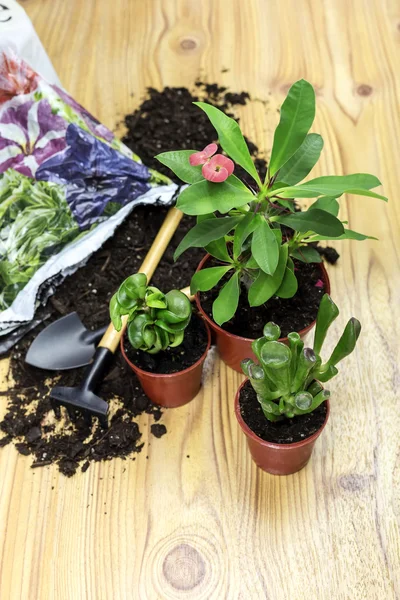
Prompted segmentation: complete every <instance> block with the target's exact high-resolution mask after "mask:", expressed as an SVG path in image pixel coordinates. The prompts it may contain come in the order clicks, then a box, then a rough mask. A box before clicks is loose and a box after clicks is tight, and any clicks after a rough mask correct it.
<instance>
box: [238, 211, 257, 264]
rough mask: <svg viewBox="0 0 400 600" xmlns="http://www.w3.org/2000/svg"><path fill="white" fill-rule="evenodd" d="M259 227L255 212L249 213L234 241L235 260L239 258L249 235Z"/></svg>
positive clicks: (244, 218) (242, 221)
mask: <svg viewBox="0 0 400 600" xmlns="http://www.w3.org/2000/svg"><path fill="white" fill-rule="evenodd" d="M256 227H257V219H256V217H255V215H254V213H253V212H248V213H247V214H246V215H245V216H244V217H243V219H242V220H241V221H240V223H239V224H238V225H237V227H236V229H235V237H234V240H233V257H234V259H235V260H237V258H238V257H239V255H240V253H241V251H242V246H243V244H244V242H245V241H246V240H247V238H248V237H249V235H250V234H251V233H253V231H254V230H255V229H256Z"/></svg>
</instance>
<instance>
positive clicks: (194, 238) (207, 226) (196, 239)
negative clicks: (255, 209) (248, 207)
mask: <svg viewBox="0 0 400 600" xmlns="http://www.w3.org/2000/svg"><path fill="white" fill-rule="evenodd" d="M241 219H243V217H242V216H240V217H221V218H220V219H206V220H204V221H201V222H200V223H197V225H195V226H194V227H192V229H191V230H190V231H188V233H187V234H186V235H185V237H184V238H183V240H182V241H181V243H180V244H179V246H178V247H177V249H176V250H175V253H174V260H176V259H177V258H178V257H179V256H180V255H181V254H182V253H183V252H185V250H187V249H188V248H205V246H207V244H209V243H210V242H213V241H214V240H218V239H220V238H221V237H223V236H224V235H226V234H227V233H229V232H230V231H231V230H232V229H233V228H234V227H235V226H236V225H237V224H238V223H239V221H240V220H241Z"/></svg>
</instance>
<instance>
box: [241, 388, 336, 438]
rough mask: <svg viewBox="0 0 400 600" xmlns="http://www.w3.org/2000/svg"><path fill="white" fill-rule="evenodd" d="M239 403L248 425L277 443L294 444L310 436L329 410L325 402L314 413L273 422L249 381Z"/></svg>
mask: <svg viewBox="0 0 400 600" xmlns="http://www.w3.org/2000/svg"><path fill="white" fill-rule="evenodd" d="M239 404H240V414H241V415H242V417H243V420H244V421H245V423H246V425H248V426H249V427H250V429H251V430H252V431H253V432H254V433H255V434H256V435H258V437H260V438H261V439H262V440H265V441H266V442H273V443H275V444H292V443H294V442H301V441H302V440H304V439H306V438H308V437H310V436H311V435H313V434H314V433H315V432H316V431H318V429H319V428H320V427H321V426H322V424H323V422H324V421H325V417H326V410H327V409H326V402H323V403H322V404H321V405H320V406H319V407H318V408H317V409H316V410H314V411H313V412H312V413H309V414H307V415H300V416H298V417H295V418H294V419H285V420H284V421H278V422H275V423H272V422H271V421H268V419H266V418H265V416H264V413H263V411H262V408H261V405H260V403H259V402H258V400H257V395H256V393H255V391H254V390H253V388H252V387H251V383H250V382H249V381H247V382H246V384H245V385H244V386H243V388H242V391H241V393H240V398H239Z"/></svg>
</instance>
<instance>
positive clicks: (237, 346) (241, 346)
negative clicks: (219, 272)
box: [195, 254, 331, 373]
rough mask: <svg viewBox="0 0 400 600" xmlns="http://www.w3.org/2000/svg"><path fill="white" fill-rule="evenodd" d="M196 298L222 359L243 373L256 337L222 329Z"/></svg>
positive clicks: (304, 331)
mask: <svg viewBox="0 0 400 600" xmlns="http://www.w3.org/2000/svg"><path fill="white" fill-rule="evenodd" d="M209 259H210V255H209V254H206V256H205V257H204V258H203V259H202V260H201V262H200V264H199V266H198V267H197V269H196V273H197V271H200V270H201V269H202V268H203V267H204V265H205V263H206V262H207V261H208V260H209ZM318 266H319V267H320V269H321V279H322V281H323V282H324V289H325V292H326V293H327V294H330V292H331V286H330V282H329V277H328V273H327V271H326V269H325V267H324V265H323V264H322V263H319V265H318ZM195 299H196V304H197V308H198V309H199V311H200V313H201V316H202V317H203V319H204V320H205V321H206V322H207V323H208V325H209V326H210V327H211V329H212V332H213V334H214V336H215V342H216V345H217V348H218V352H219V355H220V356H221V358H222V360H223V361H224V363H225V364H227V365H228V367H231V368H232V369H234V370H235V371H238V372H239V373H242V369H241V367H240V363H241V362H242V360H243V359H244V358H253V359H254V360H255V356H254V354H253V351H252V349H251V344H252V343H253V342H254V339H251V338H245V337H241V336H239V335H235V334H233V333H229V332H228V331H225V329H222V327H220V326H219V325H217V324H216V323H215V321H213V320H212V319H210V317H209V316H208V314H207V313H206V312H205V311H204V310H203V308H202V306H201V303H200V294H199V293H197V294H196V296H195ZM278 324H279V323H278ZM314 325H315V320H314V321H313V322H312V323H310V325H307V327H304V329H302V330H301V331H299V332H298V333H299V335H300V337H301V338H304V336H305V335H306V334H307V333H308V332H309V331H310V330H311V329H312V328H313V327H314ZM279 341H280V342H283V343H284V344H287V343H288V339H287V337H284V338H280V339H279Z"/></svg>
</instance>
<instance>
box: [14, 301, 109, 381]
mask: <svg viewBox="0 0 400 600" xmlns="http://www.w3.org/2000/svg"><path fill="white" fill-rule="evenodd" d="M107 327H108V325H105V326H104V327H101V328H100V329H96V330H95V331H90V330H89V329H86V327H85V326H84V324H83V323H82V321H81V320H80V318H79V316H78V313H76V312H72V313H70V314H69V315H66V316H65V317H62V318H61V319H58V320H57V321H54V323H50V325H48V326H47V327H46V328H45V329H43V331H41V332H40V333H39V335H38V336H37V337H36V338H35V339H34V340H33V342H32V344H31V345H30V347H29V350H28V353H27V355H26V357H25V362H27V363H28V364H29V365H32V366H33V367H39V368H40V369H49V370H51V371H64V370H66V369H76V368H77V367H84V366H85V365H88V364H89V363H90V361H91V360H92V358H93V355H94V353H95V351H96V346H97V344H98V343H99V341H100V340H101V338H102V336H103V335H104V333H105V332H106V330H107Z"/></svg>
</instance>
